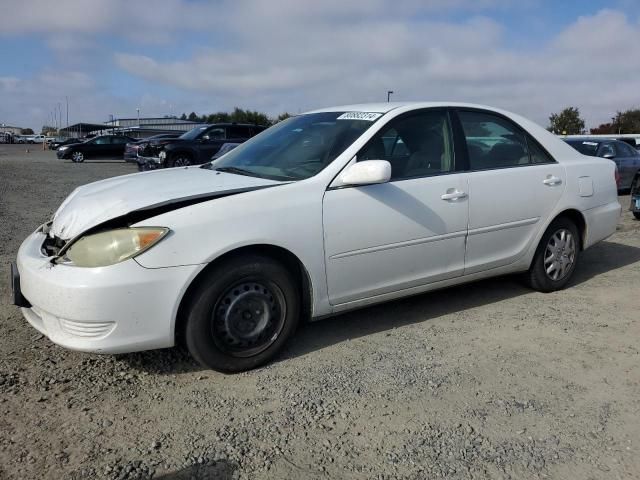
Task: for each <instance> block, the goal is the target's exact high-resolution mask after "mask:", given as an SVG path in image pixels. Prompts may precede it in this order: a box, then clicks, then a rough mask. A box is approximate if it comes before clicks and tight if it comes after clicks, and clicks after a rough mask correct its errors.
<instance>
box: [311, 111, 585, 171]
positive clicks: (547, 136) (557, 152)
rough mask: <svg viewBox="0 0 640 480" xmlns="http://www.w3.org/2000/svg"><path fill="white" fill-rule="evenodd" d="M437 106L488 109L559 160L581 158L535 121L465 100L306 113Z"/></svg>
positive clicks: (398, 112) (400, 112) (395, 112)
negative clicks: (504, 118) (502, 117)
mask: <svg viewBox="0 0 640 480" xmlns="http://www.w3.org/2000/svg"><path fill="white" fill-rule="evenodd" d="M437 107H441V108H442V107H458V108H474V109H476V108H477V109H481V110H486V111H489V112H494V113H497V114H500V115H503V116H505V117H507V118H509V119H511V120H512V121H514V122H516V123H517V124H519V125H520V127H522V128H524V129H525V130H526V131H527V132H528V133H529V134H530V135H533V137H534V138H536V139H537V140H538V141H539V142H540V143H542V144H543V145H544V146H545V148H546V149H547V151H548V152H549V153H550V154H551V155H552V156H553V157H554V158H555V159H556V160H558V161H559V162H564V161H566V160H571V159H575V158H579V156H580V155H579V154H577V153H576V151H575V150H574V149H573V147H571V146H570V145H568V144H567V143H566V142H563V141H562V140H561V139H559V138H558V137H556V136H555V135H554V134H552V133H550V132H549V131H547V129H545V128H543V127H541V126H540V125H538V124H537V123H535V122H532V121H531V120H529V119H527V118H524V117H522V116H520V115H518V114H515V113H512V112H508V111H506V110H502V109H499V108H495V107H489V106H487V105H478V104H475V103H463V102H389V103H362V104H355V105H341V106H336V107H328V108H322V109H318V110H312V111H310V112H306V113H321V112H366V113H382V114H387V113H390V112H393V113H391V114H390V115H393V116H395V115H396V114H397V115H400V114H402V113H404V112H410V111H412V110H416V109H419V108H437Z"/></svg>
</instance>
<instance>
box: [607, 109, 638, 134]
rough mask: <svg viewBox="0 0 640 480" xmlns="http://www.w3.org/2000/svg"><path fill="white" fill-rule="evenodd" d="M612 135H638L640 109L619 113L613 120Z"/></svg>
mask: <svg viewBox="0 0 640 480" xmlns="http://www.w3.org/2000/svg"><path fill="white" fill-rule="evenodd" d="M612 127H613V132H612V133H638V132H640V109H638V108H635V109H630V110H626V111H624V112H617V113H616V116H615V117H614V118H613V125H612Z"/></svg>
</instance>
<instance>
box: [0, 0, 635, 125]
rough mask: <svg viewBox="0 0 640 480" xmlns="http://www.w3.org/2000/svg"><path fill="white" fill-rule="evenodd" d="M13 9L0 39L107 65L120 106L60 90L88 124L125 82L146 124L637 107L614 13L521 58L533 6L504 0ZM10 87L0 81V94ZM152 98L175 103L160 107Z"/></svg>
mask: <svg viewBox="0 0 640 480" xmlns="http://www.w3.org/2000/svg"><path fill="white" fill-rule="evenodd" d="M11 1H13V5H12V6H11V8H9V10H11V11H12V13H13V14H12V15H11V16H6V15H5V16H2V17H0V36H1V35H5V36H6V35H20V34H25V33H37V34H40V35H42V36H43V37H44V39H45V41H46V42H47V44H48V45H49V47H50V48H51V49H52V50H53V51H54V52H56V53H57V55H56V58H57V62H58V63H65V62H66V63H67V64H68V65H70V67H71V68H67V69H64V70H65V71H71V72H76V73H79V72H82V71H92V69H91V67H92V65H91V64H90V62H91V60H86V57H88V56H89V55H90V54H91V52H95V51H96V50H100V58H102V59H103V60H104V59H105V58H106V59H107V60H113V68H114V69H115V71H113V72H109V71H106V72H104V73H105V74H107V75H120V76H122V78H123V82H122V92H123V93H121V95H122V96H119V95H118V94H117V93H116V92H112V91H105V90H104V89H103V86H102V85H101V84H100V83H98V84H96V83H95V81H93V80H92V79H91V78H90V77H89V76H88V75H86V74H85V76H84V77H82V75H81V76H80V77H78V78H70V79H69V78H68V77H67V76H65V77H64V78H65V80H68V81H70V82H72V84H73V85H74V87H73V88H74V91H75V90H77V91H78V92H79V95H80V96H82V98H83V99H86V100H84V101H83V104H82V106H81V108H82V109H83V110H86V112H87V114H89V113H90V111H91V108H95V111H94V114H93V118H94V119H95V118H97V117H104V116H106V114H107V112H109V111H114V110H115V111H118V110H116V109H119V108H121V109H122V111H127V110H128V111H131V110H132V105H131V101H132V100H131V99H129V100H127V99H125V98H123V96H126V93H127V92H126V88H127V83H126V78H127V77H135V78H136V79H137V80H136V82H135V83H136V84H137V85H138V86H139V85H140V84H142V85H146V86H147V87H148V90H149V91H150V93H148V95H146V96H144V97H143V98H140V99H137V100H136V102H138V103H141V102H143V101H144V102H146V107H145V110H147V111H149V110H152V109H154V108H155V109H157V111H163V112H166V111H167V110H166V107H167V105H169V104H171V106H172V107H171V108H172V109H173V111H174V112H178V113H180V112H181V111H191V110H195V111H197V112H199V113H207V112H210V111H217V110H221V109H229V108H232V107H233V106H236V105H237V106H241V107H246V108H254V109H261V110H265V111H267V112H269V113H271V114H277V113H280V112H282V111H285V110H287V111H291V112H298V111H304V110H307V109H311V108H315V107H320V106H327V105H332V104H341V103H353V102H360V101H379V100H383V99H385V98H386V91H387V90H394V91H395V92H396V93H395V94H394V99H397V100H460V101H470V102H475V103H486V104H490V105H495V106H499V107H503V108H506V109H510V110H514V111H517V112H519V113H522V114H524V115H526V116H529V117H531V118H533V119H534V120H536V121H538V122H540V123H543V124H545V123H546V122H547V117H548V116H549V114H550V113H551V112H554V111H558V110H560V109H561V108H563V107H565V106H568V105H575V106H578V107H580V109H581V111H582V113H583V115H584V116H585V118H586V120H587V123H588V124H591V125H595V124H597V123H599V122H603V121H607V120H608V119H609V118H610V116H611V115H612V114H613V113H614V112H615V111H616V110H617V109H625V108H629V107H632V106H637V102H638V100H637V92H638V91H639V90H640V67H639V66H638V62H637V61H636V53H635V45H636V44H637V41H636V39H637V38H640V25H639V24H638V23H637V21H634V20H632V19H630V18H629V17H628V16H626V15H625V14H623V13H622V12H620V11H615V10H611V9H609V10H602V11H600V12H597V13H595V14H591V15H581V16H579V15H576V18H575V20H574V21H573V22H572V23H571V24H569V25H567V26H566V27H565V28H564V29H562V30H561V31H560V32H558V33H557V34H555V35H554V36H553V37H546V38H540V39H535V43H534V41H533V40H534V39H529V40H530V41H529V42H528V43H527V44H526V45H525V46H523V45H521V44H520V43H519V42H514V41H513V39H514V37H515V38H517V37H518V32H517V29H518V24H519V22H521V21H524V19H525V18H529V15H527V13H528V12H529V13H531V12H535V8H536V5H537V2H536V1H535V0H526V1H524V2H518V5H517V7H516V6H514V4H513V2H510V1H508V0H475V1H474V0H429V1H425V0H395V1H394V2H392V3H391V2H389V1H388V0H366V1H365V0H352V1H344V0H325V1H322V2H301V1H299V0H270V1H269V2H265V1H263V0H243V1H232V0H222V1H217V2H205V1H194V0H167V1H163V2H156V1H152V0H139V1H136V2H130V1H125V0H109V1H105V0H59V1H58V2H57V3H56V8H55V9H53V10H52V9H51V8H50V6H49V2H48V0H32V1H31V2H22V1H16V0H11ZM27 3H28V6H27V5H26V4H27ZM523 5H524V6H523ZM514 9H516V10H515V11H514ZM528 9H529V10H528ZM496 11H500V13H501V15H499V16H498V17H496V16H495V15H493V13H495V12H496ZM492 17H494V18H500V19H502V20H501V21H500V22H498V21H497V20H495V19H494V18H492ZM111 39H117V40H118V41H117V42H116V43H115V44H116V45H117V51H116V52H112V51H111V50H110V48H111V47H110V45H111ZM158 45H162V46H160V47H159V46H158ZM164 46H166V47H167V49H168V51H170V52H171V53H170V55H166V54H165V52H164V50H163V49H164ZM105 54H106V56H105ZM71 59H74V62H75V63H70V62H71V61H72V60H71ZM93 61H95V60H93ZM83 62H85V63H83ZM103 63H105V62H104V61H103ZM106 63H108V62H106ZM105 68H111V65H108V66H107V67H105ZM48 75H55V74H54V73H52V71H51V70H48V71H44V72H40V73H39V74H37V75H34V76H33V77H32V78H31V79H27V80H26V84H27V85H28V89H31V90H32V91H33V93H32V95H34V97H35V98H44V95H45V93H44V92H54V91H55V88H54V87H51V86H49V85H48V84H47V76H48ZM94 75H99V74H98V73H94ZM61 78H62V77H61ZM12 82H13V83H12ZM16 83H17V84H20V83H22V80H21V81H18V82H16V81H15V80H12V79H11V78H9V77H8V78H5V79H4V80H3V79H1V78H0V92H1V91H2V90H4V91H7V89H8V88H9V86H8V85H9V84H12V85H13V87H12V88H19V87H16ZM76 85H77V86H76ZM159 86H161V87H159ZM38 88H41V90H42V91H38ZM160 88H162V89H165V91H166V92H169V93H170V94H171V95H172V96H173V97H172V98H170V99H168V98H158V97H157V92H158V89H160ZM62 90H65V91H70V88H66V89H65V88H62V89H61V90H60V91H62ZM152 92H156V93H152ZM96 99H99V101H98V100H96ZM25 103H28V102H27V101H26V100H25ZM134 108H135V106H134ZM162 109H164V110H162Z"/></svg>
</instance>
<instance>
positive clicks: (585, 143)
mask: <svg viewBox="0 0 640 480" xmlns="http://www.w3.org/2000/svg"><path fill="white" fill-rule="evenodd" d="M582 144H583V145H590V146H592V147H597V146H598V143H597V142H582Z"/></svg>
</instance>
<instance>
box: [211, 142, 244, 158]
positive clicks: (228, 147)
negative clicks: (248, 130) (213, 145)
mask: <svg viewBox="0 0 640 480" xmlns="http://www.w3.org/2000/svg"><path fill="white" fill-rule="evenodd" d="M239 145H242V144H241V143H232V142H230V143H225V144H223V145H222V146H221V147H220V150H218V151H217V152H216V153H214V154H213V156H212V157H211V161H212V162H213V161H214V160H217V159H218V158H220V157H221V156H223V155H224V154H225V153H227V152H230V151H231V150H233V149H234V148H236V147H237V146H239Z"/></svg>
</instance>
